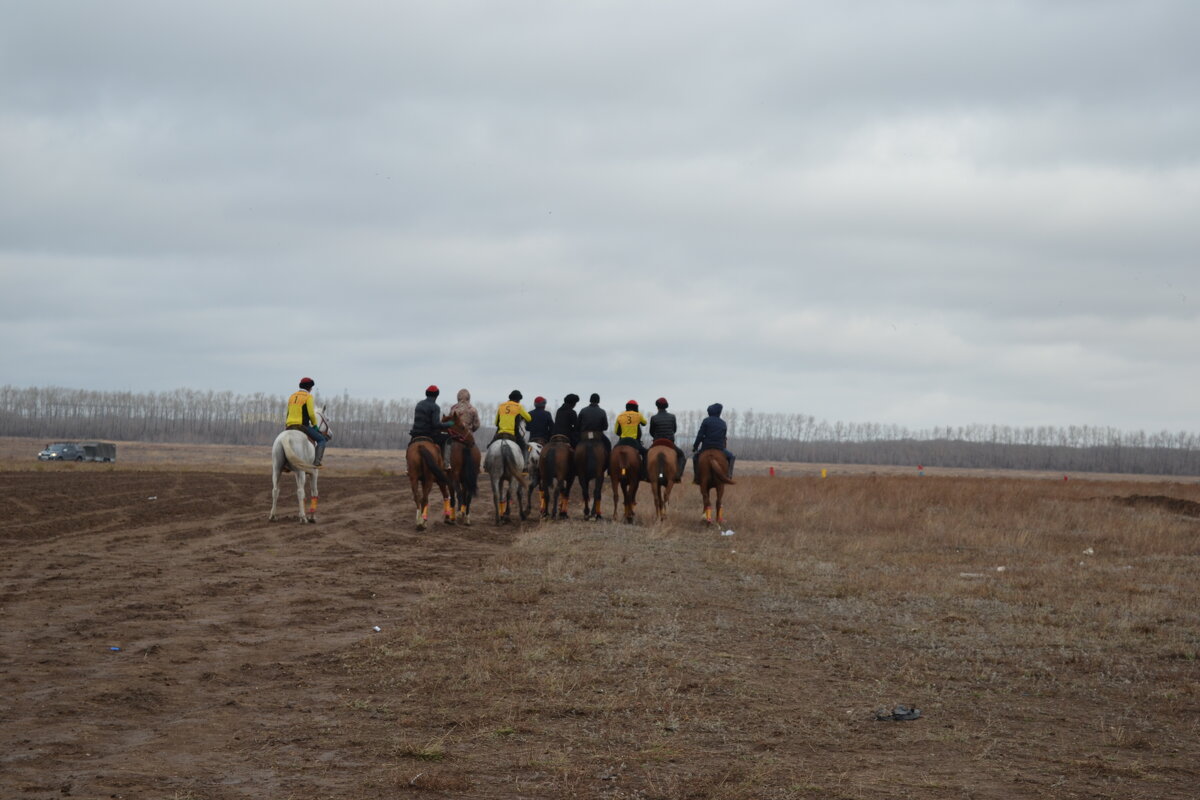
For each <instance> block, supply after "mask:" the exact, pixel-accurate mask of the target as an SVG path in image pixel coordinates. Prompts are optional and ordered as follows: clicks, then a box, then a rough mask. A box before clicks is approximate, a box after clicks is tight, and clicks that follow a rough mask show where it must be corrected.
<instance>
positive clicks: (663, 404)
mask: <svg viewBox="0 0 1200 800" xmlns="http://www.w3.org/2000/svg"><path fill="white" fill-rule="evenodd" d="M654 405H656V406H658V407H659V408H666V407H667V406H668V405H669V404H668V403H667V398H665V397H660V398H658V399H657V400H655V401H654Z"/></svg>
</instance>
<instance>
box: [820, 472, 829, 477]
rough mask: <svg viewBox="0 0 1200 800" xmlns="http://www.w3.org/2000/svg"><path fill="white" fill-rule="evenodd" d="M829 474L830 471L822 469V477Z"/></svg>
mask: <svg viewBox="0 0 1200 800" xmlns="http://www.w3.org/2000/svg"><path fill="white" fill-rule="evenodd" d="M828 474H829V473H828V472H827V471H826V470H821V477H822V478H824V477H825V476H827V475H828Z"/></svg>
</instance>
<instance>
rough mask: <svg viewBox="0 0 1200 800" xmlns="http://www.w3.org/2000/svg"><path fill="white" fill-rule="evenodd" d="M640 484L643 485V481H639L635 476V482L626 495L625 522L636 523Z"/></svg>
mask: <svg viewBox="0 0 1200 800" xmlns="http://www.w3.org/2000/svg"><path fill="white" fill-rule="evenodd" d="M639 483H641V481H640V480H638V476H637V475H634V476H633V482H632V483H631V485H630V486H629V491H628V492H627V493H626V494H625V521H626V522H629V523H633V522H635V521H636V509H637V493H638V488H639V487H638V484H639Z"/></svg>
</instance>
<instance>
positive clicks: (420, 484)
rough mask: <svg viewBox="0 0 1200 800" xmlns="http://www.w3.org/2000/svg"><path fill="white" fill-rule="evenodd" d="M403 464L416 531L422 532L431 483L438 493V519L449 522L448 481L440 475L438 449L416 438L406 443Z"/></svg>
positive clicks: (440, 453) (423, 439) (427, 441)
mask: <svg viewBox="0 0 1200 800" xmlns="http://www.w3.org/2000/svg"><path fill="white" fill-rule="evenodd" d="M404 460H405V462H406V463H407V464H408V482H409V483H410V484H412V493H413V501H414V502H415V503H416V504H417V530H419V531H423V530H425V524H426V523H427V522H428V521H429V494H430V492H432V491H433V484H434V483H437V487H438V490H439V491H440V492H441V493H442V514H443V517H442V518H443V520H444V521H445V522H450V521H451V520H450V488H449V486H448V483H449V479H448V478H447V477H446V473H445V472H443V471H442V449H441V448H440V447H438V446H437V445H436V444H434V442H433V440H432V439H430V438H429V437H427V436H418V437H416V438H414V439H413V440H412V441H411V442H409V443H408V451H407V452H406V453H405V454H404Z"/></svg>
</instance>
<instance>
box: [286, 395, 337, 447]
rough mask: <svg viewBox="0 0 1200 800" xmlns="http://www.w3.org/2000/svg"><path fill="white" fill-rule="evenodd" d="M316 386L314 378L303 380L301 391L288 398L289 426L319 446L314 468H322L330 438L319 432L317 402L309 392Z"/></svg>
mask: <svg viewBox="0 0 1200 800" xmlns="http://www.w3.org/2000/svg"><path fill="white" fill-rule="evenodd" d="M315 385H316V384H315V383H314V382H313V379H312V378H301V379H300V389H299V391H295V392H292V396H291V397H289V398H288V407H287V423H285V424H286V425H287V427H288V428H290V429H291V430H297V431H304V432H305V433H307V434H308V438H310V439H312V440H313V443H314V444H315V445H316V446H317V453H316V456H315V457H314V458H313V466H314V467H319V466H321V458H322V457H323V456H324V455H325V443H326V442H328V441H329V437H328V436H326V435H325V434H323V433H321V432H320V431H319V430H317V426H318V425H319V424H320V422H321V421H320V419H319V418H318V417H317V406H316V401H315V400H314V399H313V396H312V393H311V392H310V391H309V390H310V389H312V388H313V386H315Z"/></svg>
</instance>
